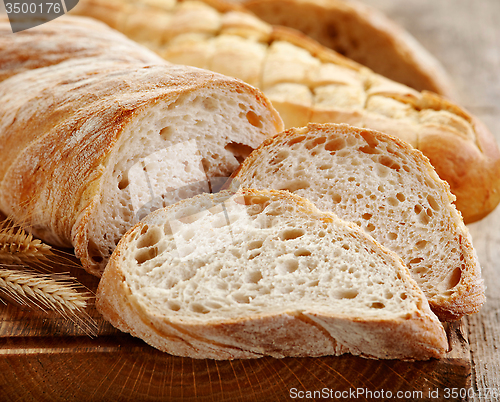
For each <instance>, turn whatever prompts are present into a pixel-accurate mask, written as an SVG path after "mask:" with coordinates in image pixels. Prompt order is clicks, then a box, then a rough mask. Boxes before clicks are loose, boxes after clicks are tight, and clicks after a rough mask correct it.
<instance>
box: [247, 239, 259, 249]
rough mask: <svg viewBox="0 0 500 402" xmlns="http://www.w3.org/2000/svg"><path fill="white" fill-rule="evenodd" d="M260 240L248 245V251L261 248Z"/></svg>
mask: <svg viewBox="0 0 500 402" xmlns="http://www.w3.org/2000/svg"><path fill="white" fill-rule="evenodd" d="M262 243H263V241H262V240H254V241H252V242H251V243H249V244H248V249H249V250H254V249H256V248H261V247H262Z"/></svg>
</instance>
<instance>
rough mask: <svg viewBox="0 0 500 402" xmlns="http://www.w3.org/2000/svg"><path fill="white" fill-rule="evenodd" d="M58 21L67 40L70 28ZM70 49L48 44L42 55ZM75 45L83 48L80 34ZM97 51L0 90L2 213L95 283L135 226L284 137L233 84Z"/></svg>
mask: <svg viewBox="0 0 500 402" xmlns="http://www.w3.org/2000/svg"><path fill="white" fill-rule="evenodd" d="M61 21H63V22H64V21H65V23H66V24H68V26H67V27H66V29H65V31H69V30H71V28H70V27H71V26H72V24H73V22H74V21H75V20H74V19H72V18H70V17H67V18H64V19H63V17H61ZM61 21H60V22H59V23H62V22H61ZM49 24H50V23H47V24H46V25H49ZM99 25H100V24H99ZM44 26H45V25H42V27H44ZM37 29H38V28H33V31H36V30H37ZM106 29H107V30H109V29H108V28H106ZM17 35H18V34H15V35H14V37H13V46H15V45H16V42H15V38H16V37H17ZM91 35H93V34H91ZM102 36H105V32H102ZM112 36H114V33H113V34H112ZM75 40H77V39H75V37H74V36H70V35H68V36H66V35H55V36H54V37H53V39H52V41H49V42H44V43H43V44H41V45H40V48H39V53H43V52H44V50H45V49H47V48H64V46H66V45H67V46H71V47H78V44H77V43H75ZM78 40H79V41H81V45H82V47H85V44H86V37H85V35H84V34H83V33H82V34H81V35H80V36H79V38H78ZM113 40H114V39H111V40H110V42H111V43H112V42H113ZM68 42H71V43H68ZM27 46H28V47H29V48H30V49H33V48H36V47H35V46H33V44H32V43H30V44H28V45H27ZM133 46H137V45H133ZM21 47H22V46H21V44H19V46H17V50H18V52H19V54H24V55H25V56H27V57H32V58H38V57H42V56H40V55H39V53H37V52H33V53H26V52H23V51H22V50H21ZM103 51H104V53H103V54H99V55H98V56H96V57H93V56H92V57H84V58H76V59H75V60H67V61H63V62H60V63H57V64H54V65H51V66H48V67H44V68H37V69H32V70H29V71H25V72H22V73H18V74H16V75H13V76H11V77H10V78H8V79H6V80H4V81H3V82H1V83H0V155H1V158H0V209H1V210H2V211H3V212H4V213H5V214H8V215H10V216H12V217H13V218H15V219H17V220H20V221H23V222H26V224H27V226H28V227H30V228H31V229H32V230H33V232H34V233H35V234H36V235H38V236H39V237H40V238H42V239H43V240H46V241H47V242H49V243H52V244H55V245H59V246H65V247H70V246H73V247H74V248H75V253H76V255H77V256H78V257H79V258H80V259H81V261H82V264H83V265H84V267H85V268H86V269H87V270H88V271H89V272H91V273H93V274H96V275H100V274H101V272H102V270H103V269H104V267H105V265H106V262H107V259H108V258H109V256H110V255H111V253H112V251H113V250H114V248H115V247H116V244H117V243H118V240H119V239H120V237H121V236H122V235H123V234H124V233H125V232H126V231H127V230H128V229H129V228H130V227H132V226H133V225H134V224H135V223H137V222H138V220H139V219H140V218H141V217H143V216H144V215H145V214H147V213H148V212H150V211H152V210H154V209H157V208H159V207H162V206H165V205H169V204H171V203H173V202H175V201H178V200H179V199H182V198H186V197H190V196H192V195H194V194H198V193H200V192H204V191H210V190H213V187H215V186H217V183H214V182H217V181H220V180H223V179H221V178H224V177H226V178H227V177H228V176H229V175H230V174H231V173H232V172H233V170H235V169H236V168H237V167H238V166H239V164H240V162H241V161H242V160H243V158H244V157H245V156H246V155H247V154H248V153H249V152H250V151H251V150H252V149H254V148H256V147H257V146H258V145H259V144H260V143H261V142H262V141H263V140H264V139H265V138H267V137H268V136H270V135H272V134H276V133H277V132H279V131H281V130H282V128H283V125H282V122H281V120H280V118H279V116H278V114H277V113H276V111H275V110H274V109H273V108H272V106H271V104H270V103H269V101H268V100H267V99H266V98H265V97H264V95H262V94H261V93H260V92H259V91H258V90H256V89H255V88H253V87H251V86H250V85H248V84H245V83H243V82H241V81H239V80H235V79H232V78H228V77H225V76H222V75H219V74H215V73H212V72H207V71H202V70H199V69H196V68H188V67H183V66H173V65H169V64H167V63H166V62H165V61H163V60H159V61H158V63H148V64H144V63H143V62H142V61H136V62H133V61H132V59H130V60H126V61H117V60H116V58H115V57H114V55H112V56H111V57H110V58H109V60H108V59H107V58H106V56H105V55H106V51H107V50H106V48H105V47H104V48H103ZM155 58H156V56H155Z"/></svg>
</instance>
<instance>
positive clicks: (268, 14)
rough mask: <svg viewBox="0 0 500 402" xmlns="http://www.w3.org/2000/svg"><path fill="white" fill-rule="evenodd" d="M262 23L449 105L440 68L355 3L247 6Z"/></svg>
mask: <svg viewBox="0 0 500 402" xmlns="http://www.w3.org/2000/svg"><path fill="white" fill-rule="evenodd" d="M243 5H244V6H245V8H247V9H249V10H250V11H252V12H253V13H255V14H256V15H257V16H258V17H259V18H261V19H262V20H264V21H266V22H268V23H270V24H273V25H283V26H286V27H290V28H294V29H298V30H299V31H301V32H303V33H305V34H306V35H307V36H309V37H311V38H313V39H315V40H317V41H318V42H319V43H321V44H322V45H324V46H326V47H328V48H330V49H333V50H335V51H337V52H339V53H340V54H343V55H344V56H346V57H349V58H350V59H352V60H354V61H356V62H358V63H360V64H362V65H364V66H366V67H368V68H370V69H371V70H373V71H374V72H376V73H377V74H381V75H383V76H384V77H387V78H389V79H391V80H394V81H396V82H400V83H402V84H405V85H408V86H409V87H412V88H414V89H416V90H418V91H423V90H427V91H432V92H435V93H437V94H440V95H443V96H446V97H447V98H450V99H453V98H454V97H455V96H456V95H455V91H454V89H453V85H452V82H451V79H450V77H449V75H448V74H447V72H446V71H445V70H444V68H443V67H442V65H441V63H439V61H438V60H437V59H436V58H435V57H434V56H432V55H431V54H430V53H429V52H428V51H427V50H426V49H425V48H424V47H423V46H422V45H421V44H420V43H419V42H417V40H416V39H415V38H414V37H413V36H411V35H410V34H409V33H408V32H407V31H406V30H405V29H403V28H402V27H401V26H399V25H398V24H396V23H395V22H394V21H392V20H390V19H389V18H388V17H387V16H386V15H385V14H383V13H382V12H380V11H379V10H377V9H375V8H374V7H370V6H369V5H368V4H364V3H362V2H361V1H356V0H350V1H345V0H248V1H244V2H243Z"/></svg>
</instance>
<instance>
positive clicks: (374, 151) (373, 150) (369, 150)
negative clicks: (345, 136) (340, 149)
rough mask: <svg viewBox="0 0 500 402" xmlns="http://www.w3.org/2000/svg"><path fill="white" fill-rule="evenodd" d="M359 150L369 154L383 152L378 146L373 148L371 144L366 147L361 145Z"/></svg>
mask: <svg viewBox="0 0 500 402" xmlns="http://www.w3.org/2000/svg"><path fill="white" fill-rule="evenodd" d="M359 150H360V151H361V152H363V153H365V154H369V155H374V154H379V153H381V151H380V150H378V149H377V148H372V147H371V146H369V145H365V146H364V147H360V148H359Z"/></svg>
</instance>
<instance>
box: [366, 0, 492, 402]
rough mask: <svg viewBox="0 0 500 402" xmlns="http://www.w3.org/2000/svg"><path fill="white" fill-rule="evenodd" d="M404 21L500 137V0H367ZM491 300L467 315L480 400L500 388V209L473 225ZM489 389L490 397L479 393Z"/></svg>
mask: <svg viewBox="0 0 500 402" xmlns="http://www.w3.org/2000/svg"><path fill="white" fill-rule="evenodd" d="M363 1H364V2H365V3H367V4H369V5H371V6H374V7H377V8H379V9H380V10H382V11H383V12H385V13H386V14H387V15H388V16H389V17H391V18H392V19H394V20H396V21H397V22H398V23H399V24H400V25H402V26H404V27H405V28H406V29H407V30H408V31H409V32H410V33H412V34H413V36H415V38H417V39H418V41H419V42H420V43H422V44H423V45H424V47H426V48H427V49H428V50H429V51H430V52H431V53H432V54H433V55H434V56H435V57H436V58H437V59H438V60H439V61H441V63H442V64H443V65H444V67H445V68H446V70H447V71H448V72H449V73H450V75H451V77H452V79H453V80H454V83H455V85H456V87H457V90H458V92H459V97H460V103H461V104H462V105H463V106H464V107H465V108H466V109H468V110H469V111H470V112H472V113H473V114H475V115H476V116H478V117H479V118H480V119H481V120H482V121H483V122H484V123H485V124H486V125H487V126H488V127H489V129H490V130H491V131H492V132H493V133H494V134H495V136H496V138H497V140H498V141H500V1H498V0H480V1H478V0H476V1H473V0H418V1H408V0H363ZM469 230H470V231H471V234H472V237H473V240H474V246H475V247H476V249H477V252H478V256H479V260H480V262H481V265H482V269H483V277H484V280H485V284H486V286H487V288H486V296H487V302H486V304H485V305H484V307H483V308H482V310H481V311H480V312H479V313H478V314H475V315H473V316H471V317H469V318H468V319H467V324H468V333H469V342H470V348H471V357H472V385H473V387H474V389H475V391H476V392H475V395H476V397H475V398H473V400H475V401H485V400H499V399H500V398H494V397H493V394H497V395H498V394H499V393H500V353H499V350H498V348H499V346H500V292H499V289H500V209H499V208H497V209H496V210H495V211H494V212H493V213H492V214H490V215H489V216H487V217H486V218H485V219H483V220H482V221H480V222H477V223H474V224H471V225H469ZM480 392H482V395H481V396H486V395H484V394H485V393H489V394H490V395H488V396H489V398H483V397H480V394H479V393H480Z"/></svg>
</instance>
